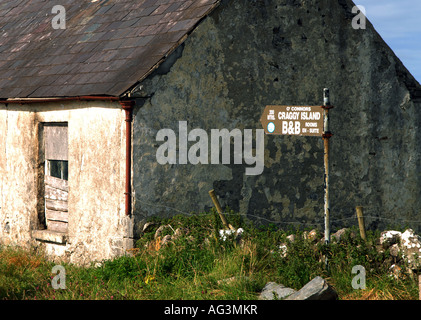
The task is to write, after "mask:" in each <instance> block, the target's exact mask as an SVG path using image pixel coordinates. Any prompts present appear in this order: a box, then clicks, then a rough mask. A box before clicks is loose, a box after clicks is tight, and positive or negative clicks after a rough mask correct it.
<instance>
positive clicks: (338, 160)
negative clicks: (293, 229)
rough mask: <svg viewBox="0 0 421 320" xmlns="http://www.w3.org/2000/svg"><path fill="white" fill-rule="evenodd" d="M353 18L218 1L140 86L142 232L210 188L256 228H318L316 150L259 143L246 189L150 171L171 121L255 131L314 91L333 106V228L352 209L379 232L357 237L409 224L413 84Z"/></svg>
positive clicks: (199, 173)
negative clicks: (257, 168) (266, 115)
mask: <svg viewBox="0 0 421 320" xmlns="http://www.w3.org/2000/svg"><path fill="white" fill-rule="evenodd" d="M352 6H353V4H352V2H351V1H333V2H332V1H328V0H312V1H300V0H294V1H284V0H269V1H248V0H240V1H222V3H221V5H220V7H219V8H218V9H217V10H216V11H214V12H213V13H212V14H211V15H210V17H208V18H206V19H205V20H204V21H203V22H202V23H201V24H200V25H199V26H198V27H197V29H195V30H194V32H193V33H192V34H191V35H190V37H189V38H188V39H187V40H186V42H185V43H184V47H183V49H182V53H181V57H180V58H178V60H176V62H175V63H174V64H173V65H172V66H171V67H170V68H168V67H167V68H166V70H164V69H161V70H158V72H156V73H155V74H153V75H151V76H150V77H149V78H147V79H146V80H145V81H143V83H142V85H143V87H142V90H141V91H140V92H139V93H138V95H139V96H143V97H146V98H145V103H144V104H143V106H142V107H139V108H137V109H136V110H135V120H134V126H135V128H134V146H133V147H134V155H133V158H134V168H133V169H134V181H133V184H134V189H135V195H134V196H135V213H136V215H135V217H136V221H137V222H138V224H139V225H140V226H141V224H142V222H144V221H145V220H146V218H147V217H149V216H152V215H161V216H169V215H173V214H177V213H180V212H185V213H190V212H198V211H199V212H200V211H204V210H208V209H209V208H210V207H212V206H213V205H212V202H211V199H210V197H209V195H208V191H209V190H210V189H213V188H215V191H216V193H217V195H218V196H219V198H220V200H221V203H222V204H223V205H228V206H229V207H230V208H231V209H234V210H235V211H237V212H240V213H241V214H247V215H249V217H251V218H255V219H257V220H260V221H261V222H267V221H268V220H269V221H273V222H276V223H279V225H280V226H282V227H287V226H288V224H285V222H298V223H299V225H301V226H307V225H306V224H307V223H309V224H310V225H309V226H318V227H320V228H322V227H323V174H324V171H323V142H322V139H321V138H314V137H290V136H265V139H264V141H265V142H264V147H265V169H264V172H263V174H261V175H256V176H247V175H245V168H246V167H247V166H245V165H222V164H220V165H210V164H208V165H200V164H199V165H192V164H183V165H180V164H173V165H170V164H166V165H160V164H159V163H158V162H157V159H156V152H157V150H158V147H159V146H160V145H162V144H163V142H158V141H156V135H157V132H158V131H159V130H160V129H163V128H170V129H172V130H174V132H175V133H176V134H177V136H178V121H188V128H189V130H192V129H194V128H201V129H204V130H206V131H207V132H208V134H209V135H210V132H211V129H222V128H227V129H228V130H232V129H235V128H238V129H240V130H243V129H254V130H255V129H261V128H262V127H261V124H260V122H259V119H260V116H261V114H262V112H263V109H264V108H265V106H266V105H270V104H279V105H320V104H322V102H323V97H322V94H323V88H324V87H329V88H330V92H331V102H332V104H333V105H334V106H335V109H333V110H332V111H331V130H332V132H333V133H334V136H333V138H332V139H331V142H330V144H331V159H330V163H331V211H332V212H331V219H332V225H333V229H335V228H339V227H342V226H344V225H346V224H347V223H353V224H355V221H354V220H355V219H354V216H355V206H358V205H361V206H364V208H365V214H366V215H367V216H372V217H381V218H383V219H390V220H379V219H366V220H367V221H366V222H367V224H368V225H369V227H382V226H385V225H390V223H395V222H396V224H399V222H401V220H399V219H402V218H403V219H408V220H417V219H418V218H417V217H418V216H419V213H420V211H419V210H420V208H421V194H420V192H421V191H420V190H421V181H420V179H421V178H420V177H421V175H420V164H421V163H420V154H421V153H420V152H421V150H420V148H421V147H420V144H419V137H420V127H419V124H420V123H421V121H420V120H421V114H420V108H421V104H420V102H419V101H418V102H417V101H416V100H415V99H413V98H412V97H411V92H410V90H409V89H408V87H407V84H408V83H412V85H414V83H415V82H414V80H413V78H412V77H411V76H410V75H409V73H408V72H407V71H406V69H405V68H404V67H403V66H402V64H401V62H400V61H399V59H397V57H396V56H395V55H394V53H393V52H392V51H391V50H390V49H389V47H388V46H387V45H386V44H385V43H384V42H383V40H382V39H381V38H380V36H379V35H378V34H377V33H376V32H375V30H374V29H373V27H372V25H371V24H370V23H369V22H368V23H367V29H366V30H354V29H353V28H352V25H351V23H352V18H353V15H352V13H351V9H352ZM405 79H406V80H405ZM405 83H406V84H405ZM415 85H416V84H415ZM418 88H419V86H418ZM192 144H193V143H190V144H189V146H191V145H192ZM344 218H345V219H349V220H342V221H338V222H335V220H340V219H344ZM418 227H419V226H416V225H414V226H413V228H414V229H417V228H418ZM139 230H140V227H138V233H139Z"/></svg>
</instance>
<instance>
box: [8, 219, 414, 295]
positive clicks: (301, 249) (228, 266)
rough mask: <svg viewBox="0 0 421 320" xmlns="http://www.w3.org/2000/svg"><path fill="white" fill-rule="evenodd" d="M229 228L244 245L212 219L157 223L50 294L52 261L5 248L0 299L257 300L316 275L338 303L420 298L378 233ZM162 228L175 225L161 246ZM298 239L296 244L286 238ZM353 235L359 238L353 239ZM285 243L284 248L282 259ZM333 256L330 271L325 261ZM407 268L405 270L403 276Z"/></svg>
mask: <svg viewBox="0 0 421 320" xmlns="http://www.w3.org/2000/svg"><path fill="white" fill-rule="evenodd" d="M228 217H229V222H230V223H231V224H232V225H233V226H235V227H236V228H238V227H242V228H243V229H244V233H243V234H242V236H241V240H238V239H234V237H233V236H232V237H229V238H228V239H227V240H226V241H222V240H221V239H220V237H219V230H220V229H222V224H221V221H220V219H219V217H218V215H217V214H216V213H215V212H211V213H209V214H198V215H193V216H182V215H179V216H174V217H172V218H170V219H155V222H157V223H156V225H154V226H152V227H150V228H149V229H148V230H147V232H145V234H144V235H143V237H142V238H141V239H140V240H139V241H138V242H137V248H135V249H133V250H132V251H131V254H130V255H128V256H124V257H119V258H116V259H114V260H106V261H102V262H101V263H100V266H98V264H92V266H91V267H78V266H75V265H72V264H65V263H63V264H62V265H63V266H64V267H65V270H66V289H56V290H55V289H53V288H52V285H51V281H52V278H53V277H54V276H55V274H52V273H51V269H52V267H53V266H54V265H55V264H54V263H52V262H49V261H47V260H46V259H44V258H43V256H42V254H41V253H37V252H28V251H23V250H21V249H16V248H6V247H3V248H1V249H0V299H31V300H32V299H36V300H43V299H84V300H86V299H90V300H92V299H107V300H110V299H194V300H196V299H207V300H208V299H218V300H220V299H221V300H222V299H243V300H246V299H256V298H257V297H258V294H259V292H260V291H261V289H262V288H263V287H264V285H265V284H266V283H267V282H269V281H274V282H277V283H282V284H284V285H285V286H288V287H291V288H294V289H296V290H298V289H300V288H301V287H302V286H303V285H305V284H306V283H307V282H308V281H310V280H311V279H312V278H314V277H315V276H322V277H323V278H325V279H326V280H327V281H328V282H329V283H330V284H331V285H332V286H333V287H334V288H335V289H336V290H337V292H338V294H339V298H340V299H418V283H417V280H416V279H415V278H414V277H413V276H411V275H408V274H405V273H403V272H402V274H401V275H400V276H399V277H398V278H394V277H392V276H391V275H390V272H389V271H388V269H389V267H390V257H389V253H388V252H387V251H386V252H383V253H379V252H378V251H377V250H376V248H375V241H376V239H377V238H378V236H379V232H377V233H376V232H368V234H367V236H368V240H367V242H364V241H363V240H362V239H361V238H360V237H359V236H358V231H357V230H356V229H355V230H353V229H350V231H348V232H347V233H346V234H345V236H344V239H343V240H341V241H339V242H337V243H331V244H330V246H329V247H326V246H325V245H323V244H322V243H321V242H320V241H319V242H317V243H316V242H315V241H313V240H309V239H304V238H305V237H303V230H288V231H285V230H283V231H282V230H279V229H278V228H277V227H276V226H274V225H269V226H264V227H263V226H259V227H257V226H255V225H253V224H252V223H250V222H249V221H244V219H243V218H242V217H241V216H240V215H233V214H230V215H229V216H228ZM160 225H170V226H171V227H169V228H166V229H164V231H163V233H162V234H161V236H160V237H159V238H158V239H155V238H154V235H155V232H156V230H157V228H158V227H159V226H160ZM179 227H184V228H187V229H188V230H189V232H188V233H187V234H184V235H182V236H180V237H178V238H177V239H176V240H174V239H173V240H171V241H170V242H169V243H168V244H165V245H162V244H161V242H160V239H162V237H164V236H165V235H166V234H172V235H173V234H174V230H176V229H177V228H179ZM291 233H294V234H295V236H296V240H295V241H293V242H289V241H288V240H287V239H286V237H287V236H288V235H289V234H291ZM353 234H354V236H353ZM281 243H285V244H286V246H287V253H286V255H285V256H283V252H282V250H280V249H279V246H280V244H281ZM325 255H328V256H329V270H326V269H325V265H324V257H325ZM354 265H362V266H364V267H365V269H366V272H367V288H366V289H365V290H355V289H353V288H352V286H351V281H352V279H353V277H355V274H352V272H351V270H352V267H353V266H354ZM403 270H404V268H402V271H403Z"/></svg>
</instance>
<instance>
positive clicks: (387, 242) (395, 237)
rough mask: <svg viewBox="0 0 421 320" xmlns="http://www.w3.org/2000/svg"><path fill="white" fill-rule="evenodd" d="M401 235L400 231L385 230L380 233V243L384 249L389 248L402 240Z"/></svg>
mask: <svg viewBox="0 0 421 320" xmlns="http://www.w3.org/2000/svg"><path fill="white" fill-rule="evenodd" d="M401 236H402V233H401V232H399V231H394V230H388V231H383V232H382V233H380V239H379V242H380V245H381V246H382V247H383V249H387V248H389V247H390V246H392V245H394V244H398V243H399V242H400V239H401Z"/></svg>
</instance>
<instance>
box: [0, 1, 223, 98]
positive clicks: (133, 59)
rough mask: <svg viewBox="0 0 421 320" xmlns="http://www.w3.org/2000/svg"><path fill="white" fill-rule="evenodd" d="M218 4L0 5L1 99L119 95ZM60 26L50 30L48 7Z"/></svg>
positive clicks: (109, 2)
mask: <svg viewBox="0 0 421 320" xmlns="http://www.w3.org/2000/svg"><path fill="white" fill-rule="evenodd" d="M218 2H219V0H99V1H98V0H60V1H57V3H56V2H55V1H49V0H32V1H31V0H2V1H1V2H0V98H42V97H70V96H82V95H110V96H119V95H121V94H123V93H124V92H125V91H126V90H127V89H129V88H130V87H131V86H133V85H134V84H135V83H136V82H137V81H139V80H141V79H143V78H144V77H145V76H147V75H148V73H149V72H150V71H151V70H152V69H153V68H154V66H156V65H157V64H158V63H159V62H160V61H161V60H162V59H163V58H164V57H165V56H166V55H167V54H168V53H169V52H171V50H173V49H174V48H175V47H177V45H178V43H179V42H180V41H181V40H182V39H183V37H184V36H185V35H186V34H187V33H188V32H189V31H190V30H192V29H193V28H194V27H195V26H196V25H197V23H198V22H199V21H200V19H201V18H203V17H204V16H206V15H207V14H208V13H209V12H210V11H212V9H213V8H215V7H216V6H217V5H218ZM56 4H60V5H62V6H63V7H64V8H65V9H66V20H65V21H66V28H65V29H54V28H53V25H52V20H53V18H54V17H55V16H57V13H56V14H53V13H52V8H53V6H54V5H56Z"/></svg>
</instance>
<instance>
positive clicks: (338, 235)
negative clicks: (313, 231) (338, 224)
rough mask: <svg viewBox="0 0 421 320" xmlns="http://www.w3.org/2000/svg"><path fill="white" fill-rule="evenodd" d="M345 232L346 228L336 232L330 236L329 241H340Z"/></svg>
mask: <svg viewBox="0 0 421 320" xmlns="http://www.w3.org/2000/svg"><path fill="white" fill-rule="evenodd" d="M347 230H348V229H347V228H342V229H340V230H338V231H336V232H335V233H334V234H332V235H331V240H332V241H333V240H335V241H336V242H339V241H341V239H342V238H343V236H344V235H345V233H346V231H347Z"/></svg>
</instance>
